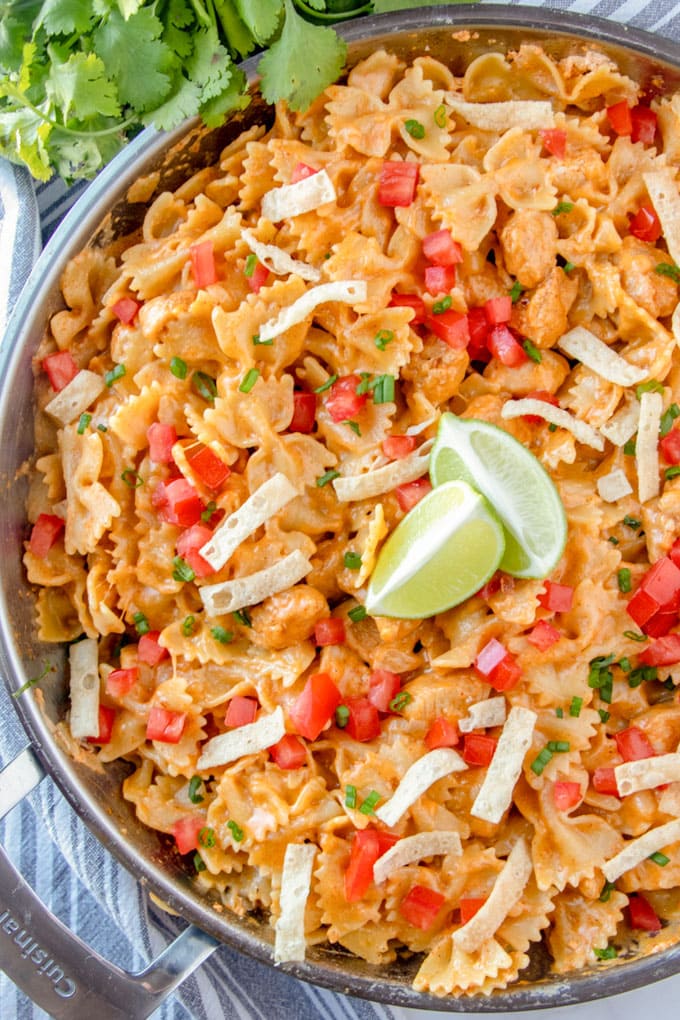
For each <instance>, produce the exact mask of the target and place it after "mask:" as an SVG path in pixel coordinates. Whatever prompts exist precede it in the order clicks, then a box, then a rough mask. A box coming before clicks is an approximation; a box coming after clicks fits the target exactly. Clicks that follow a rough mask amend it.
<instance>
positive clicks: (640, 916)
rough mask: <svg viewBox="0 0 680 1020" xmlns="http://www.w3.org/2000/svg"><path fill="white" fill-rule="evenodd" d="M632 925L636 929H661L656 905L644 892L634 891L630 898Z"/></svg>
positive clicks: (629, 908) (629, 906) (629, 911)
mask: <svg viewBox="0 0 680 1020" xmlns="http://www.w3.org/2000/svg"><path fill="white" fill-rule="evenodd" d="M628 915H629V918H630V926H631V928H633V929H635V930H636V931H661V927H662V925H661V921H660V920H659V918H658V917H657V915H656V911H655V910H654V907H653V906H652V905H651V903H650V902H649V900H646V899H645V897H644V896H643V895H642V893H633V894H632V895H631V896H630V897H629V899H628Z"/></svg>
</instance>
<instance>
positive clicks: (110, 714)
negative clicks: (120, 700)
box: [87, 705, 116, 744]
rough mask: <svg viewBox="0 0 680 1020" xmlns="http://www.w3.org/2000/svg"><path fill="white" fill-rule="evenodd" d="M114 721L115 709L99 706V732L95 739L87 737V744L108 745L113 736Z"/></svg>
mask: <svg viewBox="0 0 680 1020" xmlns="http://www.w3.org/2000/svg"><path fill="white" fill-rule="evenodd" d="M115 721H116V710H115V708H109V706H108V705H100V706H99V731H98V733H97V736H96V737H88V738H87V742H88V744H110V743H111V737H112V736H113V724H114V722H115Z"/></svg>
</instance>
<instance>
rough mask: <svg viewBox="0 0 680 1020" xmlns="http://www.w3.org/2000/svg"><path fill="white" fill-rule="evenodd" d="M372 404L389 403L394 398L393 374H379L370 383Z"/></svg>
mask: <svg viewBox="0 0 680 1020" xmlns="http://www.w3.org/2000/svg"><path fill="white" fill-rule="evenodd" d="M371 389H372V390H373V403H374V404H389V403H390V402H391V401H393V400H394V376H393V375H379V376H377V378H376V379H374V380H373V383H372V385H371Z"/></svg>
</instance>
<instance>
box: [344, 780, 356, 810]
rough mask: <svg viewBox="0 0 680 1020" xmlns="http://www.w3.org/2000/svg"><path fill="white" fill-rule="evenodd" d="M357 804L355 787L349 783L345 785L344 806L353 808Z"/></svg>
mask: <svg viewBox="0 0 680 1020" xmlns="http://www.w3.org/2000/svg"><path fill="white" fill-rule="evenodd" d="M356 806H357V788H356V786H352V785H351V783H350V784H348V785H347V786H346V787H345V807H349V808H355V807H356Z"/></svg>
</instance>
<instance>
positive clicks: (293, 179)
mask: <svg viewBox="0 0 680 1020" xmlns="http://www.w3.org/2000/svg"><path fill="white" fill-rule="evenodd" d="M318 172H319V171H318V170H316V169H315V168H314V167H313V166H309V164H308V163H296V164H295V166H294V167H293V172H292V174H291V175H290V183H291V184H297V182H298V181H304V179H305V178H306V177H313V176H314V174H318Z"/></svg>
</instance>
